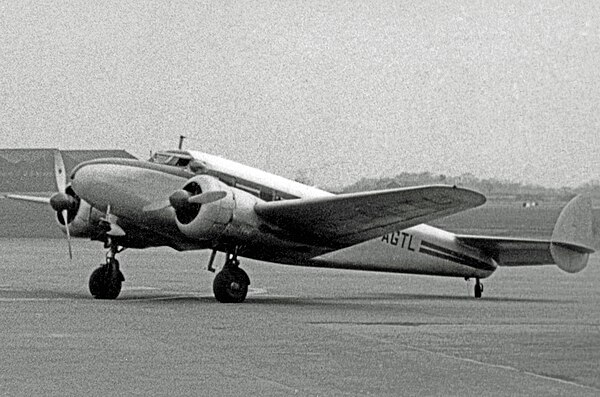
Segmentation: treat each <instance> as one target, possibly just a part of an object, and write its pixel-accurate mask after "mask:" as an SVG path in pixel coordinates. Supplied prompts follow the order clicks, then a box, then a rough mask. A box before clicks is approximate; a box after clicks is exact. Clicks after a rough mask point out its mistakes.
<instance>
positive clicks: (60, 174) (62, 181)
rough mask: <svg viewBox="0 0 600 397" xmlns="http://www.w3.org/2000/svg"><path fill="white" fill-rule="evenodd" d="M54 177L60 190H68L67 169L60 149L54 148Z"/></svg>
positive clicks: (62, 191)
mask: <svg viewBox="0 0 600 397" xmlns="http://www.w3.org/2000/svg"><path fill="white" fill-rule="evenodd" d="M54 177H55V178H56V187H57V189H58V191H59V192H60V193H64V192H65V190H67V171H66V169H65V162H64V161H63V158H62V155H61V154H60V151H59V150H54Z"/></svg>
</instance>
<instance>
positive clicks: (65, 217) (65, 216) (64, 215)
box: [61, 210, 73, 260]
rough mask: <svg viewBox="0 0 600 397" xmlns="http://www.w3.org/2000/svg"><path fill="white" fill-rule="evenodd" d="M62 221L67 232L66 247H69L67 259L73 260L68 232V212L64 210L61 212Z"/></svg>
mask: <svg viewBox="0 0 600 397" xmlns="http://www.w3.org/2000/svg"><path fill="white" fill-rule="evenodd" d="M61 214H62V218H63V221H64V222H65V230H66V232H67V245H68V246H69V259H70V260H73V249H72V248H71V232H70V231H69V223H68V212H67V210H64V211H62V212H61Z"/></svg>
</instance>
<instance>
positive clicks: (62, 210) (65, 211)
mask: <svg viewBox="0 0 600 397" xmlns="http://www.w3.org/2000/svg"><path fill="white" fill-rule="evenodd" d="M54 177H55V178H56V188H57V190H58V192H57V193H54V194H53V195H52V197H50V206H51V207H52V209H53V210H54V211H56V212H58V213H59V214H60V215H61V217H62V220H63V222H64V225H65V230H66V232H67V245H68V247H69V259H71V260H73V249H72V248H71V231H70V230H69V210H76V209H77V206H78V205H79V203H78V202H77V200H76V199H75V198H74V197H73V196H71V195H68V194H67V193H66V191H67V172H66V170H65V163H64V161H63V158H62V155H61V154H60V151H58V150H55V151H54Z"/></svg>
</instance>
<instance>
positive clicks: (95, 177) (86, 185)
mask: <svg viewBox="0 0 600 397" xmlns="http://www.w3.org/2000/svg"><path fill="white" fill-rule="evenodd" d="M111 172H114V170H111V169H110V167H107V164H102V163H94V162H91V163H90V162H88V163H82V164H80V165H78V166H77V167H76V168H75V169H74V170H73V173H72V174H71V181H72V182H71V187H72V188H73V191H75V193H76V194H77V195H78V196H79V197H81V198H83V199H84V200H86V201H90V202H96V203H99V202H101V201H102V200H98V199H101V198H102V197H103V192H106V189H107V187H108V186H110V183H109V182H110V179H111V178H110V174H111Z"/></svg>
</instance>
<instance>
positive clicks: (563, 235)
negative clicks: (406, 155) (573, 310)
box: [7, 150, 599, 303]
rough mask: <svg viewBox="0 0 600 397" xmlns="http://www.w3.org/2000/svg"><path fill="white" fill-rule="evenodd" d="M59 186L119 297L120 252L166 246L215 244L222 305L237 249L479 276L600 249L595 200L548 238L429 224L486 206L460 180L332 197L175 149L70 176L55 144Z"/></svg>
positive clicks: (99, 280)
mask: <svg viewBox="0 0 600 397" xmlns="http://www.w3.org/2000/svg"><path fill="white" fill-rule="evenodd" d="M55 175H56V178H57V186H58V190H59V191H58V192H57V193H56V194H54V195H53V196H52V197H50V198H39V197H30V196H20V195H7V197H8V198H12V199H20V200H29V201H37V202H43V203H48V204H50V205H51V206H52V208H53V209H54V210H55V211H56V212H57V220H58V223H59V226H60V227H61V228H62V230H63V231H64V232H65V233H66V235H67V238H68V241H69V253H71V244H70V238H71V237H72V236H75V237H84V238H91V239H92V240H97V241H101V242H103V243H104V246H105V248H106V249H107V254H106V263H105V264H103V265H101V266H100V267H99V268H98V269H96V270H95V271H94V272H93V273H92V274H91V276H90V279H89V289H90V292H91V294H92V295H93V296H94V297H95V298H98V299H115V298H116V297H117V296H118V295H119V293H120V291H121V285H122V282H123V281H124V280H125V278H124V277H123V274H122V273H121V270H120V266H119V262H118V261H117V259H116V256H117V254H118V253H120V252H121V251H123V250H124V249H126V248H148V247H158V246H169V247H172V248H174V249H176V250H178V251H184V250H200V249H209V250H212V255H211V256H210V261H209V263H208V270H211V271H215V269H214V267H213V262H214V260H215V256H216V253H217V252H224V253H225V254H226V260H225V264H224V266H223V268H222V270H221V271H220V272H218V273H217V274H216V276H215V278H214V283H213V291H214V295H215V298H216V299H217V300H218V301H219V302H226V303H238V302H243V301H244V300H245V298H246V295H247V293H248V286H249V285H250V279H249V277H248V275H247V274H246V272H245V271H244V270H242V269H241V268H240V262H239V259H238V258H240V257H246V258H252V259H257V260H260V261H268V262H275V263H280V264H289V265H299V266H313V267H328V268H340V269H354V270H367V271H380V272H391V273H413V274H428V275H436V276H450V277H463V278H465V279H471V278H472V279H475V280H476V281H475V287H474V296H475V297H476V298H480V297H481V295H482V290H483V286H482V284H481V282H480V280H481V279H483V278H486V277H488V276H490V275H491V274H492V273H493V272H494V271H495V270H496V269H497V268H498V266H526V265H542V264H556V265H558V267H560V268H561V269H562V270H564V271H566V272H570V273H572V272H578V271H580V270H582V269H583V268H584V267H585V266H586V264H587V261H588V258H589V255H590V254H591V253H593V252H594V250H595V249H597V246H598V243H599V239H598V228H597V225H595V224H594V222H593V219H592V212H591V211H592V210H591V202H590V200H589V198H587V197H584V196H578V197H576V198H574V199H573V200H572V201H571V202H569V203H568V204H567V206H566V207H565V208H564V209H563V211H562V212H561V214H560V216H559V219H558V221H557V223H556V226H555V228H554V232H553V235H552V237H551V238H550V239H549V240H539V239H523V238H509V237H506V238H505V237H489V236H471V235H457V234H453V233H450V232H447V231H444V230H441V229H437V228H434V227H431V226H427V225H425V224H424V222H428V221H432V220H434V219H438V218H441V217H445V216H448V215H450V214H454V213H457V212H460V211H465V210H467V209H470V208H474V207H477V206H480V205H482V204H483V203H484V202H485V197H484V196H483V195H481V194H479V193H477V192H474V191H472V190H468V189H463V188H459V187H456V186H441V185H440V186H421V187H410V188H400V189H389V190H380V191H372V192H363V193H351V194H340V195H334V194H331V193H328V192H326V191H323V190H320V189H317V188H315V187H311V186H307V185H304V184H301V183H298V182H295V181H292V180H289V179H285V178H282V177H280V176H277V175H273V174H270V173H267V172H264V171H261V170H258V169H255V168H252V167H248V166H245V165H242V164H239V163H236V162H233V161H230V160H226V159H223V158H220V157H217V156H213V155H209V154H206V153H201V152H197V151H183V150H172V151H163V152H158V153H156V154H154V155H153V156H152V157H151V158H150V159H149V160H148V161H141V160H132V159H117V158H106V159H97V160H92V161H87V162H84V163H81V164H80V165H78V166H77V167H76V168H75V169H74V170H73V172H72V174H71V182H70V183H68V181H67V178H66V173H65V168H64V164H63V161H62V157H61V155H60V153H59V152H58V151H56V152H55Z"/></svg>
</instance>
